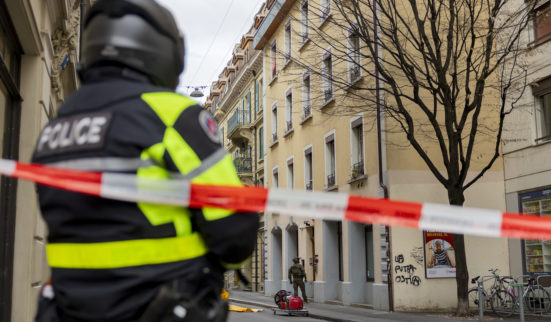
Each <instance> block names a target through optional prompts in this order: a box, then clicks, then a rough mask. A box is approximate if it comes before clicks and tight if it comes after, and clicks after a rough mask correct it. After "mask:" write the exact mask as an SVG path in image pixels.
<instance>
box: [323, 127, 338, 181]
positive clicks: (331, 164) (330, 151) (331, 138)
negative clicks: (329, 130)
mask: <svg viewBox="0 0 551 322" xmlns="http://www.w3.org/2000/svg"><path fill="white" fill-rule="evenodd" d="M335 169H336V160H335V134H330V135H327V136H326V137H325V176H326V181H325V185H326V187H327V188H331V187H333V186H335V185H336V178H335V172H336V171H335Z"/></svg>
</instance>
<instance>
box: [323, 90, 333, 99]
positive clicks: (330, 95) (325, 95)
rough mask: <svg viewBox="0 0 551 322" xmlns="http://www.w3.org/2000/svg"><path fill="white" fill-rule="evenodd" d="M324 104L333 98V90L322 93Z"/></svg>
mask: <svg viewBox="0 0 551 322" xmlns="http://www.w3.org/2000/svg"><path fill="white" fill-rule="evenodd" d="M323 98H324V102H329V101H330V100H331V99H332V98H333V89H332V88H328V89H326V90H324V91H323Z"/></svg>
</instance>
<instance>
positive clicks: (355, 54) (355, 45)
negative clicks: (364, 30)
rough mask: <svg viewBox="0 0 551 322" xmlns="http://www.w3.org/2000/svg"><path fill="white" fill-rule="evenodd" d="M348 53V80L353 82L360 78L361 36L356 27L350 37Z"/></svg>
mask: <svg viewBox="0 0 551 322" xmlns="http://www.w3.org/2000/svg"><path fill="white" fill-rule="evenodd" d="M348 55H349V57H350V58H349V59H350V61H349V63H348V80H349V82H350V83H353V82H354V81H356V80H358V78H360V37H359V35H358V33H357V32H356V31H355V28H353V30H352V32H351V33H350V36H349V37H348Z"/></svg>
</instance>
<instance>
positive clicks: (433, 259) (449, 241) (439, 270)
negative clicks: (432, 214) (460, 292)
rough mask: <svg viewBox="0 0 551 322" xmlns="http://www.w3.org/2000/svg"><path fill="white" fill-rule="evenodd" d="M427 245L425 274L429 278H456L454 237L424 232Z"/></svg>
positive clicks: (446, 234)
mask: <svg viewBox="0 0 551 322" xmlns="http://www.w3.org/2000/svg"><path fill="white" fill-rule="evenodd" d="M423 239H424V241H423V244H424V245H425V274H426V277H427V278H447V277H455V249H454V244H453V235H452V234H448V233H441V232H434V231H425V232H423Z"/></svg>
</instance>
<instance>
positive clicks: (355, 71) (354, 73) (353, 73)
mask: <svg viewBox="0 0 551 322" xmlns="http://www.w3.org/2000/svg"><path fill="white" fill-rule="evenodd" d="M358 78H360V66H354V67H352V68H350V81H355V80H357V79H358Z"/></svg>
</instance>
